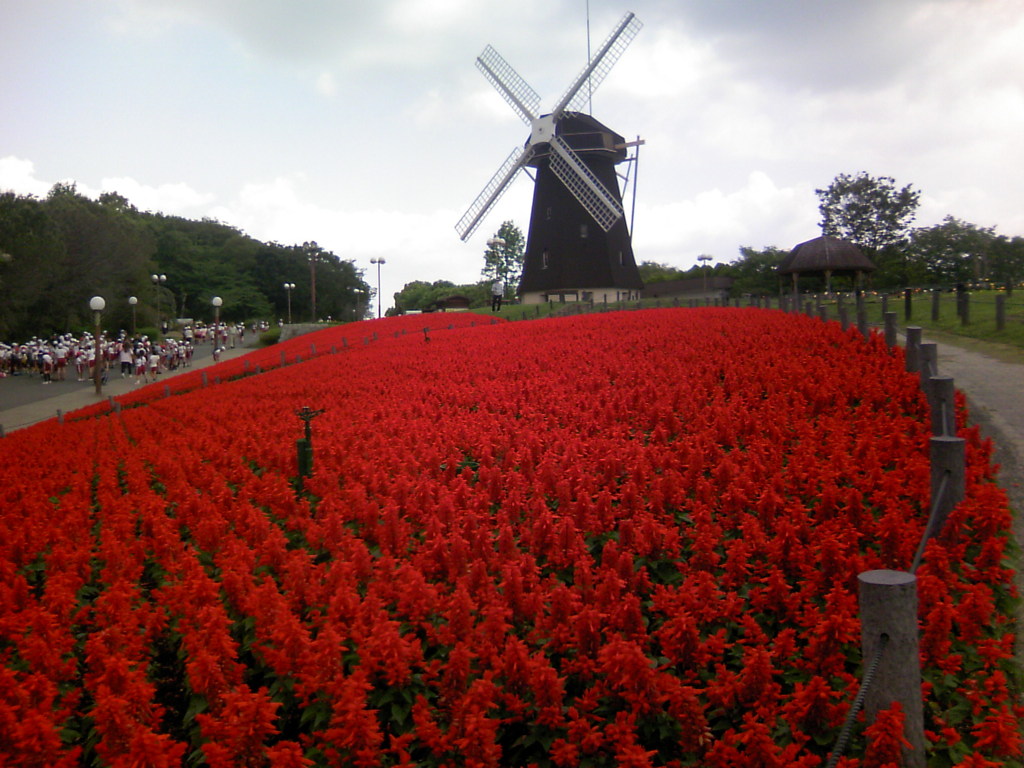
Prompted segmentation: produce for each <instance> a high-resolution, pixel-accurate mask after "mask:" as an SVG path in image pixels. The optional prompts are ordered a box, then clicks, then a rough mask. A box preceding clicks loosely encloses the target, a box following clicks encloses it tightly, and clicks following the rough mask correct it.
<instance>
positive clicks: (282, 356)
mask: <svg viewBox="0 0 1024 768" xmlns="http://www.w3.org/2000/svg"><path fill="white" fill-rule="evenodd" d="M281 367H282V368H284V350H283V349H282V350H281Z"/></svg>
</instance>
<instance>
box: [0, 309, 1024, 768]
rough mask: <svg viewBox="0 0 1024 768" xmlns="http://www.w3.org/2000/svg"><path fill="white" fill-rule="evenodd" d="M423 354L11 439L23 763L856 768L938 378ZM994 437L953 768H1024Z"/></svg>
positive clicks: (7, 453) (365, 355)
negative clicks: (876, 638) (829, 766)
mask: <svg viewBox="0 0 1024 768" xmlns="http://www.w3.org/2000/svg"><path fill="white" fill-rule="evenodd" d="M452 317H457V316H452ZM461 317H462V318H465V319H467V320H468V319H469V318H471V317H472V316H469V315H463V316H461ZM445 319H447V318H445ZM477 319H478V320H479V319H480V318H477ZM387 323H393V324H394V327H392V326H390V325H387ZM400 323H415V326H418V327H415V332H413V331H412V330H410V329H412V328H414V326H413V325H410V327H409V329H406V330H408V331H409V332H407V333H405V334H402V333H401V328H400V327H399V324H400ZM423 324H424V323H423V319H422V318H412V319H409V318H402V319H395V320H392V321H378V322H375V323H368V324H366V325H365V326H349V328H350V329H352V330H354V331H357V333H358V332H361V331H362V330H363V329H365V331H366V334H365V335H367V336H369V334H370V333H372V332H374V331H376V332H377V334H378V339H377V341H376V342H375V343H372V344H370V343H362V344H350V345H345V346H344V347H343V348H342V349H341V350H339V351H338V353H337V354H332V355H325V356H323V357H318V358H317V359H316V360H315V361H312V362H306V363H303V364H301V365H289V366H288V367H286V368H281V369H279V370H274V371H270V372H267V373H264V374H263V375H261V376H258V377H248V378H243V379H239V380H237V381H233V382H231V383H229V384H224V385H222V386H219V387H213V388H210V389H207V390H204V391H202V392H191V393H186V394H181V395H179V396H175V397H172V398H164V399H152V400H150V401H149V402H148V404H147V405H146V406H145V407H139V408H134V409H131V410H125V411H122V412H121V413H120V414H117V415H111V416H105V417H102V418H97V419H90V420H83V421H78V422H74V423H67V424H65V425H63V426H61V425H57V424H55V423H53V422H50V423H46V424H41V425H38V426H36V427H33V428H30V429H27V430H23V431H20V432H18V433H16V434H15V435H13V436H11V437H8V438H5V439H4V440H3V441H0V456H2V458H3V461H2V462H0V488H2V489H3V490H2V493H3V497H2V499H0V509H2V511H0V526H2V529H3V530H4V531H5V532H6V533H7V534H8V535H6V536H5V537H3V540H2V541H0V677H2V679H0V762H3V763H4V764H12V765H25V766H28V765H80V764H83V763H84V764H90V765H129V764H146V765H168V766H170V765H181V764H188V765H197V764H208V765H211V766H243V765H254V766H255V765H274V766H297V765H311V764H317V765H320V764H325V765H358V766H374V765H436V766H441V765H470V766H497V765H522V766H525V765H529V764H534V765H538V766H552V765H553V766H570V765H586V766H602V765H608V766H611V765H627V766H646V765H706V766H742V765H751V766H772V765H777V766H816V765H823V764H824V761H825V758H826V757H827V755H828V753H829V750H830V748H831V747H832V745H833V743H834V741H835V738H836V736H837V735H838V731H839V728H840V726H841V724H842V722H843V719H844V718H845V716H846V713H847V712H848V710H849V707H850V705H851V702H852V700H853V697H854V694H855V693H856V688H857V685H858V679H859V673H860V653H859V622H858V620H857V605H856V576H857V574H858V573H860V572H861V571H864V570H869V569H873V568H898V569H903V568H906V567H908V565H909V563H910V561H911V559H912V558H913V555H914V552H915V549H916V547H917V544H918V541H919V538H920V535H921V533H922V531H923V527H924V522H925V518H926V515H927V504H928V492H929V490H928V487H929V471H928V465H927V444H928V437H929V430H928V429H927V427H926V424H925V413H926V405H925V403H924V401H923V399H922V397H921V395H920V393H919V392H918V391H917V389H916V381H915V378H914V377H911V376H908V375H907V374H905V373H904V372H903V366H902V353H901V352H900V351H899V350H888V349H887V348H886V347H885V345H884V344H883V343H882V342H881V341H880V340H879V339H878V338H877V337H872V338H871V339H869V340H864V339H863V338H861V337H859V336H858V335H857V334H855V333H852V332H851V333H844V332H843V331H842V330H841V329H840V328H839V327H838V325H836V324H824V323H821V322H819V321H817V320H812V319H810V318H807V317H804V316H794V315H785V314H782V313H779V312H771V311H761V310H739V309H734V310H717V309H716V310H712V309H708V310H652V311H643V312H633V313H610V314H604V315H599V316H591V317H575V318H566V319H561V320H550V321H534V322H530V323H517V324H514V325H513V324H498V325H490V324H489V323H486V322H480V323H477V324H476V325H471V324H470V323H469V322H466V323H463V324H462V327H460V328H458V329H455V330H454V331H453V332H452V333H431V334H424V333H422V325H423ZM403 327H404V326H403ZM395 331H398V333H395ZM357 338H358V336H357ZM428 338H429V341H428V340H427V339H428ZM302 343H303V344H304V345H308V344H309V343H310V341H309V337H303V342H302ZM313 343H316V344H317V346H318V347H319V346H320V343H319V342H313ZM325 343H326V344H330V342H325ZM217 370H218V369H211V375H212V374H213V373H214V372H215V371H217ZM302 406H309V407H311V408H314V409H318V410H319V409H322V410H323V414H322V415H321V416H319V417H317V418H316V419H315V420H314V421H313V422H312V427H313V445H314V451H315V464H314V467H315V469H314V472H313V475H312V476H311V477H308V478H305V479H304V480H303V481H302V482H301V483H300V482H298V480H297V478H296V477H295V476H296V474H297V463H296V455H295V445H294V441H295V439H296V438H297V437H299V436H301V427H302V425H301V422H300V421H299V420H298V419H297V417H296V415H295V410H296V409H297V408H299V407H302ZM964 418H965V417H964V413H963V411H962V402H961V413H960V427H961V434H962V435H963V436H964V437H966V438H967V455H968V480H967V496H966V499H965V500H964V502H963V503H962V504H961V505H960V506H959V507H958V508H957V509H956V510H955V511H954V513H953V514H952V515H951V519H950V522H949V524H948V526H947V528H946V530H945V531H944V533H943V534H942V536H940V537H939V538H938V539H936V540H933V541H932V542H931V543H929V545H928V547H927V550H926V554H925V558H924V563H923V565H922V566H921V568H920V570H919V571H918V578H919V592H920V601H921V603H920V624H921V641H922V642H921V661H922V670H923V673H924V678H925V680H926V683H925V690H924V695H925V701H926V720H927V722H926V728H927V737H928V742H929V765H959V766H964V767H966V766H974V768H979V767H980V766H986V765H1020V764H1021V763H1020V759H1021V738H1020V733H1019V730H1018V726H1017V721H1018V718H1019V717H1020V716H1021V714H1022V711H1021V709H1020V707H1019V706H1017V705H1015V703H1014V701H1015V699H1014V697H1015V695H1017V694H1019V690H1018V689H1017V688H1015V686H1017V685H1018V683H1016V682H1015V678H1014V672H1013V666H1012V665H1013V634H1012V619H1011V616H1012V608H1011V604H1012V601H1013V599H1014V595H1013V587H1012V573H1011V571H1010V570H1009V568H1008V567H1007V566H1006V564H1005V563H1006V558H1007V554H1008V547H1009V546H1010V539H1009V536H1008V532H1009V527H1010V514H1009V510H1008V508H1007V504H1006V500H1005V497H1004V495H1003V493H1002V492H1001V491H1000V489H999V488H998V486H997V485H996V484H995V483H994V481H993V471H994V470H993V467H992V466H991V462H990V446H989V445H987V444H986V443H984V442H982V441H981V440H980V439H979V438H978V435H977V432H976V430H974V429H970V428H967V427H966V426H965V424H964ZM899 719H900V713H899V712H898V711H890V712H887V713H885V714H884V715H883V717H880V718H879V721H878V723H877V724H876V726H874V727H872V729H870V730H869V732H867V733H861V734H860V736H859V737H858V739H857V740H855V744H856V745H857V746H856V747H855V748H854V749H853V750H851V755H852V756H850V757H847V758H844V759H843V760H842V761H841V762H840V765H842V766H845V768H851V767H852V766H861V765H865V766H869V765H883V764H885V763H886V762H887V761H891V760H893V759H894V757H895V756H896V755H898V749H899V732H900V726H899Z"/></svg>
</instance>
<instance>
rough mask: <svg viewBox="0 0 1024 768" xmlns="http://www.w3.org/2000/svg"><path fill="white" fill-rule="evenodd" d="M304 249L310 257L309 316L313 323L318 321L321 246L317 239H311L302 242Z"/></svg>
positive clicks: (308, 257) (307, 256)
mask: <svg viewBox="0 0 1024 768" xmlns="http://www.w3.org/2000/svg"><path fill="white" fill-rule="evenodd" d="M302 249H303V250H304V251H305V252H306V258H307V259H309V306H310V314H311V315H312V316H311V317H310V318H309V321H310V322H311V323H315V322H316V263H317V261H318V260H319V259H320V252H321V248H320V246H319V245H317V244H316V240H310V241H308V242H305V243H303V244H302Z"/></svg>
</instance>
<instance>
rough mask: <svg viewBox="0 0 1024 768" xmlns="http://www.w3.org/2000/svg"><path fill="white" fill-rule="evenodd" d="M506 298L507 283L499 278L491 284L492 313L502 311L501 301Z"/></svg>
mask: <svg viewBox="0 0 1024 768" xmlns="http://www.w3.org/2000/svg"><path fill="white" fill-rule="evenodd" d="M503 298H505V283H504V282H503V281H502V279H501V278H500V277H499V278H498V279H497V280H495V281H494V282H493V283H491V312H497V311H498V310H499V309H501V300H502V299H503Z"/></svg>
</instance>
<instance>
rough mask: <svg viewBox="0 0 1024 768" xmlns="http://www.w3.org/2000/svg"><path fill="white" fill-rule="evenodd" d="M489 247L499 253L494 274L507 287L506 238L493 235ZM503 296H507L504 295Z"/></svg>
mask: <svg viewBox="0 0 1024 768" xmlns="http://www.w3.org/2000/svg"><path fill="white" fill-rule="evenodd" d="M487 247H488V248H489V249H490V250H492V251H494V252H496V253H497V254H498V263H497V264H495V265H494V274H495V275H496V276H497V278H498V279H499V280H501V285H502V287H503V288H504V287H505V254H504V252H503V249H504V248H505V238H503V237H492V238H489V239H488V240H487ZM501 298H505V296H504V295H502V297H501Z"/></svg>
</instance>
